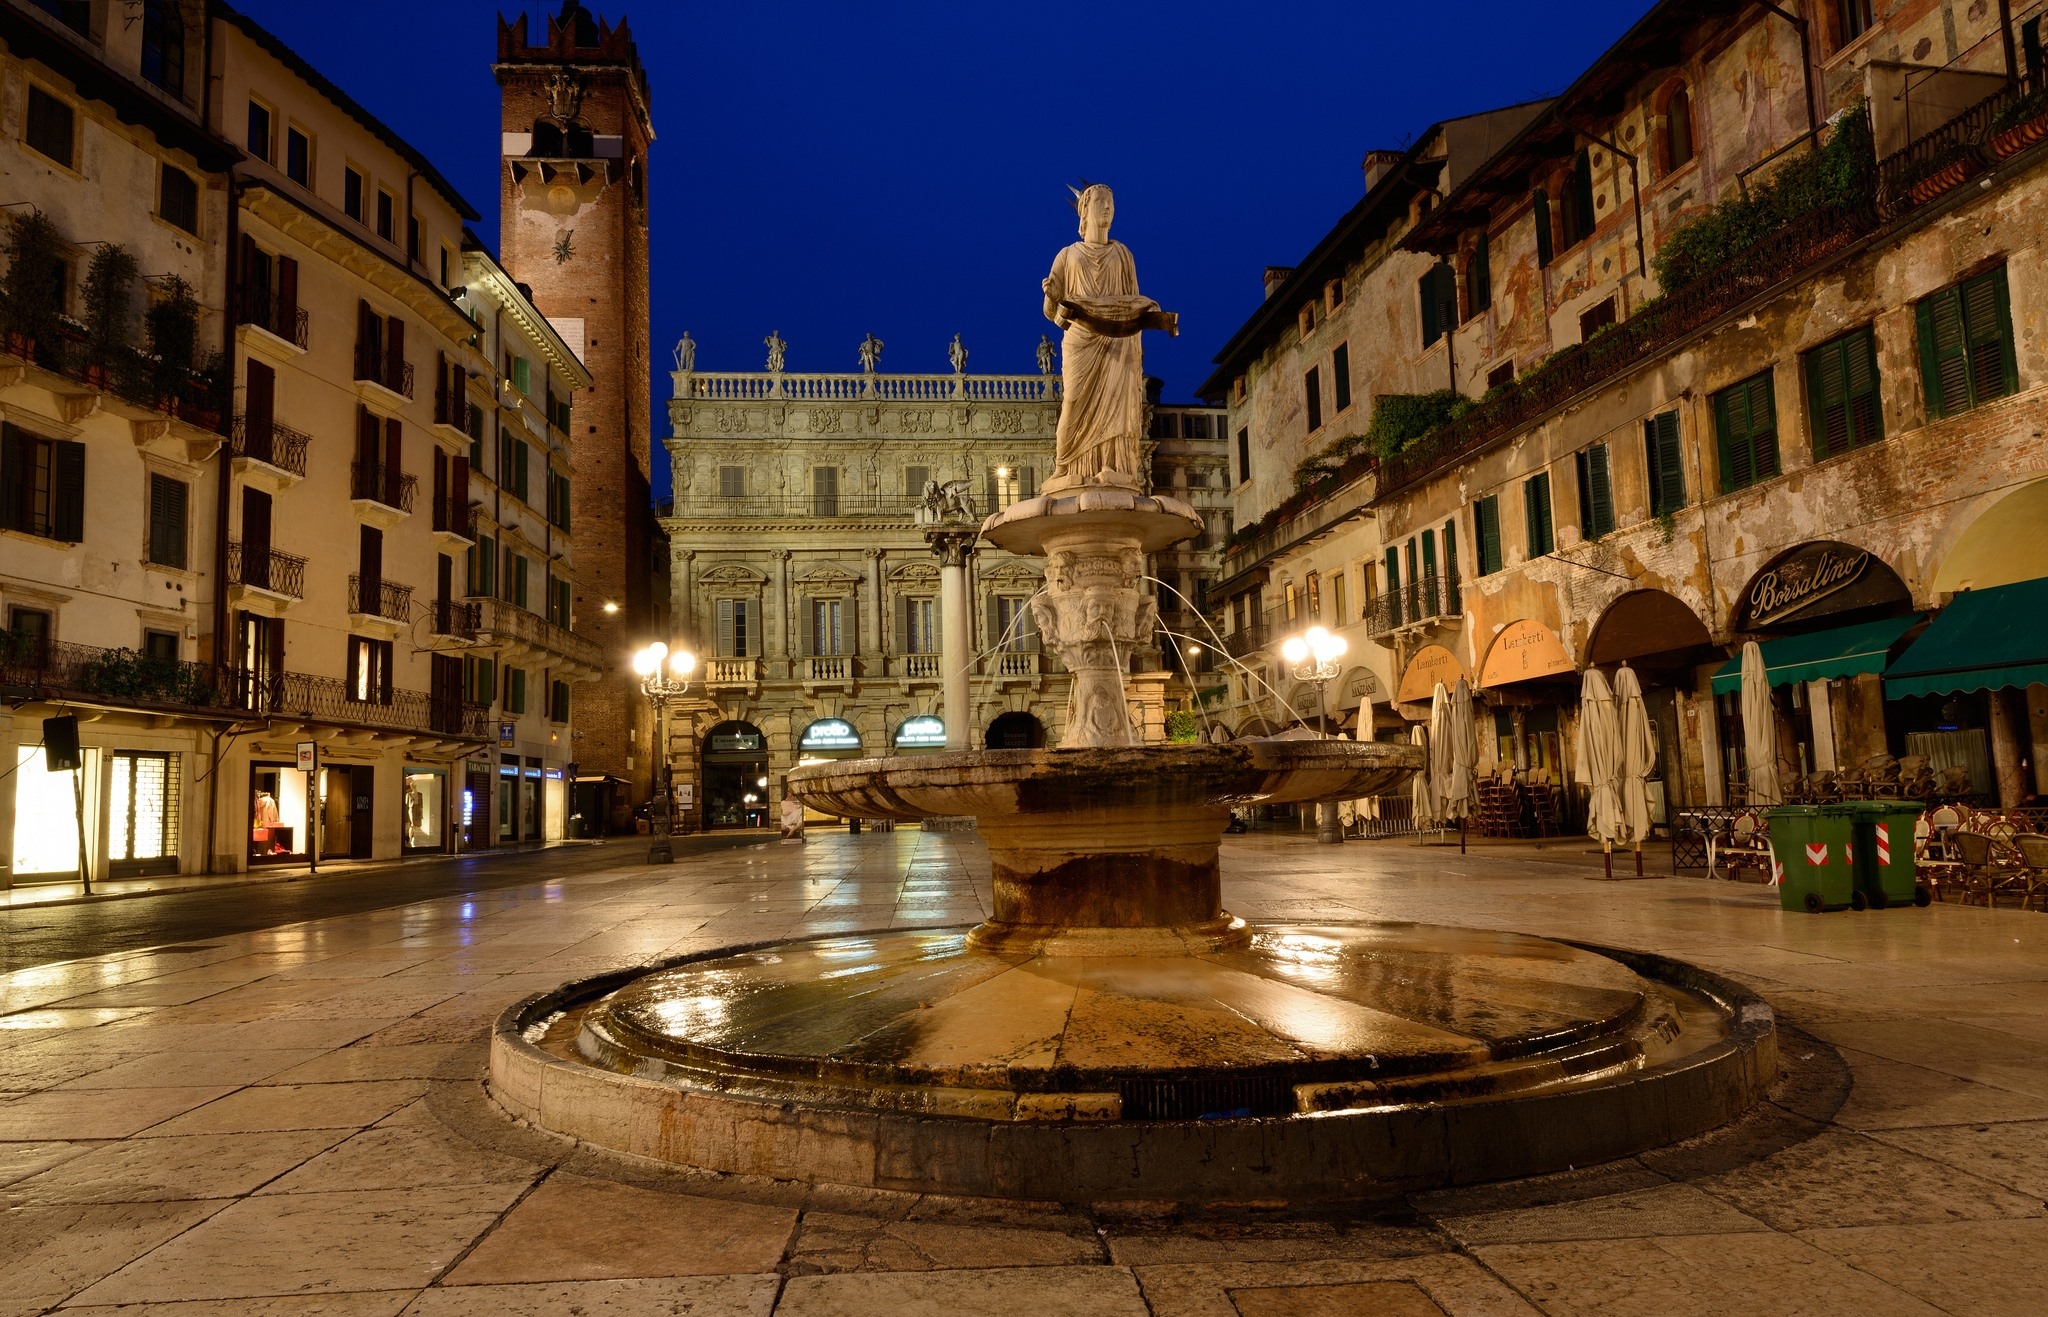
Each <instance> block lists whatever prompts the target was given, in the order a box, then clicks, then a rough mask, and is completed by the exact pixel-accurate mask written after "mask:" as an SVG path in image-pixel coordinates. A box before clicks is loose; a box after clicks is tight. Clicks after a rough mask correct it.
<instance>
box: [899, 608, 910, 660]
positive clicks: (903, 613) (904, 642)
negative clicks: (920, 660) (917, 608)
mask: <svg viewBox="0 0 2048 1317" xmlns="http://www.w3.org/2000/svg"><path fill="white" fill-rule="evenodd" d="M896 652H897V653H898V654H908V653H910V596H909V595H901V594H899V595H897V596H896Z"/></svg>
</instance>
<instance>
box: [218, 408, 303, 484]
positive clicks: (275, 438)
mask: <svg viewBox="0 0 2048 1317" xmlns="http://www.w3.org/2000/svg"><path fill="white" fill-rule="evenodd" d="M311 442H312V439H311V437H310V436H308V435H306V434H303V433H301V432H300V431H298V430H294V429H292V427H290V426H289V425H285V424H283V423H282V422H280V421H278V420H276V419H275V418H272V419H271V420H268V421H266V420H264V419H262V418H261V417H257V418H256V419H255V420H254V421H253V422H252V421H251V419H250V418H249V417H247V416H237V417H236V418H235V423H234V427H233V429H231V430H230V431H229V432H228V452H229V453H231V454H233V455H234V457H235V458H236V460H237V462H238V463H240V462H253V463H260V464H261V465H263V466H266V467H268V468H270V470H271V471H272V472H274V473H275V475H274V477H273V479H272V482H271V483H272V484H273V485H275V486H276V487H279V488H281V487H283V486H285V485H289V484H292V483H293V482H295V481H299V480H303V479H305V477H306V445H307V444H309V443H311ZM237 469H238V470H240V468H239V467H238V468H237ZM273 492H274V491H273Z"/></svg>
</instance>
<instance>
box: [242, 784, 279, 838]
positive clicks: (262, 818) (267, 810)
mask: <svg viewBox="0 0 2048 1317" xmlns="http://www.w3.org/2000/svg"><path fill="white" fill-rule="evenodd" d="M277 825H278V814H277V797H275V796H273V795H271V794H270V793H269V792H268V791H260V790H259V791H258V792H257V793H256V808H255V810H254V812H253V813H252V814H251V816H250V824H249V839H250V840H251V841H255V842H269V843H270V844H269V846H268V847H267V849H268V850H269V851H270V852H271V853H272V854H275V853H276V852H277V849H278V845H277V842H276V840H275V839H274V838H273V837H272V836H271V830H272V829H274V828H276V827H277Z"/></svg>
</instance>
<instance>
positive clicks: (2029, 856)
mask: <svg viewBox="0 0 2048 1317" xmlns="http://www.w3.org/2000/svg"><path fill="white" fill-rule="evenodd" d="M2012 844H2013V847H2014V848H2015V849H2016V850H2018V851H2019V853H2020V866H2021V867H2020V872H2021V874H2022V875H2023V877H2024V879H2025V881H2026V885H2027V887H2026V895H2025V896H2024V897H2022V898H2021V900H2020V907H2021V908H2022V909H2025V908H2026V907H2028V906H2030V905H2032V904H2033V903H2034V902H2035V901H2037V900H2038V901H2040V902H2041V903H2042V908H2043V909H2048V837H2044V836H2042V835H2041V834H2040V833H2038V832H2022V833H2020V834H2019V835H2018V836H2016V837H2014V838H2013V839H2012Z"/></svg>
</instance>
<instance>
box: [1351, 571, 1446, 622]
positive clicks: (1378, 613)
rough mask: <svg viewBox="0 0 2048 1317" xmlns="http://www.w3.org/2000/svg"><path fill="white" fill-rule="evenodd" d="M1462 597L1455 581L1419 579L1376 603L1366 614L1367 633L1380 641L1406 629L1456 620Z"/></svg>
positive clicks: (1380, 597) (1432, 575) (1375, 600)
mask: <svg viewBox="0 0 2048 1317" xmlns="http://www.w3.org/2000/svg"><path fill="white" fill-rule="evenodd" d="M1458 595H1459V591H1458V582H1457V579H1456V578H1455V577H1446V578H1439V577H1438V576H1437V575H1435V574H1434V573H1431V574H1430V575H1428V576H1423V577H1419V578H1417V579H1416V580H1413V581H1410V582H1408V584H1406V585H1403V586H1400V587H1398V588H1397V589H1393V590H1389V591H1387V592H1386V593H1385V594H1382V595H1380V596H1379V597H1377V598H1376V599H1374V600H1373V601H1372V603H1371V604H1370V605H1369V606H1368V607H1367V608H1366V611H1365V633H1366V634H1367V635H1368V636H1373V637H1379V636H1384V635H1387V634H1389V633H1390V632H1394V631H1398V630H1400V629H1401V628H1402V627H1404V626H1417V625H1420V624H1421V623H1424V622H1431V621H1435V620H1436V619H1437V618H1440V617H1455V616H1457V615H1458V613H1459V612H1460V611H1461V609H1460V601H1459V597H1458Z"/></svg>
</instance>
